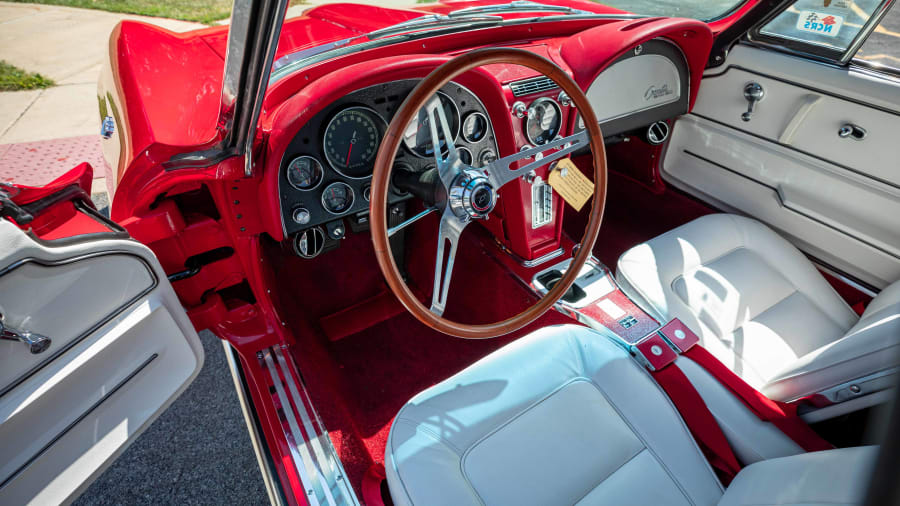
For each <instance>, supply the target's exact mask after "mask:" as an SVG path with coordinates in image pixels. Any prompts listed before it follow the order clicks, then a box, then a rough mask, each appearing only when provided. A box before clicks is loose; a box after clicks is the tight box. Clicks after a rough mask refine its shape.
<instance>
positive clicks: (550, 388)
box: [385, 325, 874, 506]
mask: <svg viewBox="0 0 900 506" xmlns="http://www.w3.org/2000/svg"><path fill="white" fill-rule="evenodd" d="M842 452H844V450H841V451H834V452H832V451H829V452H819V453H818V454H816V458H814V459H811V460H809V461H807V460H803V461H802V462H801V461H797V462H798V464H797V465H796V466H795V467H794V468H795V469H799V468H800V467H802V466H807V468H808V469H811V470H815V472H816V473H822V475H823V476H829V478H828V479H829V483H828V484H827V486H828V487H829V490H830V491H831V493H832V494H833V497H841V498H845V497H849V498H851V499H853V498H855V497H857V494H858V493H859V487H858V484H857V483H852V481H858V480H860V479H861V476H865V473H866V472H867V469H868V466H869V465H870V464H871V461H873V460H874V456H873V454H874V451H873V450H871V449H870V450H865V449H863V450H858V449H854V450H853V451H852V452H851V453H852V455H854V459H856V460H854V469H845V467H844V463H845V460H842V459H846V458H847V454H844V453H842ZM857 452H860V453H857ZM810 455H812V454H807V455H799V456H795V457H786V458H783V459H777V461H771V462H763V463H761V464H756V465H754V466H751V467H748V468H746V471H742V472H741V473H740V474H739V475H738V479H737V480H735V483H736V484H739V483H743V482H745V481H754V480H755V479H756V478H754V476H757V475H759V476H761V477H763V478H766V477H768V476H769V475H770V474H772V472H768V471H767V469H769V468H768V467H763V466H762V464H768V465H781V466H786V467H791V464H790V462H792V461H791V460H790V459H795V458H803V459H808V458H809V457H810ZM785 461H786V462H788V464H784V463H783V462H785ZM857 461H858V462H857ZM757 466H759V467H757ZM385 468H386V471H387V480H388V485H389V487H390V491H391V497H392V498H393V501H394V503H395V504H397V505H409V504H420V505H429V506H430V505H441V504H448V505H450V504H452V505H463V504H504V505H506V504H516V505H527V504H540V505H547V504H630V505H638V504H648V505H649V504H652V505H669V504H673V505H681V504H685V505H687V504H695V505H711V504H716V503H717V502H719V501H720V500H723V501H724V500H725V499H728V501H730V502H727V503H726V504H743V503H746V500H747V499H746V498H750V499H752V500H759V498H760V496H761V495H762V494H763V492H762V489H772V487H770V484H769V483H759V484H758V485H761V487H760V489H761V490H756V491H755V492H758V493H757V495H751V494H750V492H749V491H745V489H744V488H739V489H737V490H736V491H735V492H734V493H732V494H729V493H727V492H725V491H724V490H723V487H722V485H721V484H720V482H719V480H718V479H717V478H716V476H715V474H714V473H713V471H712V469H711V468H710V466H709V464H708V463H707V461H706V460H705V458H704V457H703V455H702V453H701V452H700V450H699V448H698V447H697V445H696V443H695V442H694V440H693V439H692V437H691V435H690V433H689V432H688V430H687V428H686V427H685V425H684V422H683V421H682V419H681V417H680V416H679V415H678V413H677V411H676V410H675V408H674V407H673V406H672V404H671V402H670V401H669V399H668V397H666V396H665V394H664V393H663V392H662V391H661V390H660V388H659V386H658V385H657V384H656V382H655V381H654V380H653V379H652V378H651V377H650V375H649V374H648V373H647V372H646V371H645V370H644V369H643V368H642V367H641V366H639V365H638V364H637V363H636V362H635V361H634V359H633V358H631V357H630V355H629V354H628V353H627V352H626V351H625V350H623V349H621V348H619V347H618V346H617V345H615V344H613V343H612V342H611V341H610V340H608V339H607V338H606V337H603V336H601V335H599V334H597V333H596V332H594V331H592V330H590V329H587V328H584V327H578V326H574V325H562V326H556V327H548V328H544V329H542V330H539V331H537V332H535V333H533V334H531V335H529V336H526V337H524V338H522V339H520V340H518V341H516V342H514V343H512V344H510V345H507V346H506V347H504V348H502V349H500V350H498V351H496V352H494V353H493V354H491V355H489V356H487V357H485V358H484V359H482V360H481V361H479V362H477V363H475V364H473V365H472V366H470V367H469V368H467V369H466V370H464V371H462V372H460V373H459V374H456V375H455V376H452V377H450V378H448V379H446V380H444V381H443V382H441V383H439V384H438V385H435V386H434V387H431V388H429V389H427V390H425V391H424V392H422V393H420V394H418V395H416V396H415V397H414V398H413V399H411V400H410V401H409V403H408V404H406V405H405V406H404V407H403V408H402V409H401V410H400V412H399V413H398V414H397V417H396V418H395V419H394V423H393V426H392V427H391V432H390V435H389V437H388V443H387V448H386V455H385ZM835 469H839V470H840V471H841V472H842V473H844V474H843V479H833V478H831V476H833V475H835V474H837V472H836V471H834V470H835ZM751 470H752V473H751V477H749V478H744V477H742V475H743V474H744V473H745V472H747V473H750V472H751ZM829 473H830V474H829ZM858 473H862V474H858ZM798 476H799V475H798ZM798 479H799V478H798ZM819 485H820V483H819V482H818V480H814V479H811V478H810V477H805V478H803V479H802V480H799V481H798V482H797V483H791V484H786V485H785V486H786V487H788V488H789V489H790V490H791V492H792V495H790V496H789V497H791V498H801V499H802V498H807V499H809V501H807V502H805V503H804V504H816V501H819V499H818V497H819V495H817V494H818V491H816V490H809V491H808V492H809V493H808V494H806V493H804V490H805V489H806V487H807V486H809V487H810V488H811V487H814V486H815V487H818V486H819ZM742 487H746V485H742ZM751 488H752V487H751ZM723 493H724V494H725V498H723ZM771 493H772V495H771V496H770V497H771V498H773V500H772V501H769V502H765V501H759V502H758V503H760V504H762V503H767V504H768V503H772V504H774V503H775V500H774V498H777V497H780V496H779V495H778V494H780V493H781V492H780V491H779V490H774V489H773V490H771ZM786 497H787V496H786ZM804 500H805V499H804ZM850 503H852V502H850Z"/></svg>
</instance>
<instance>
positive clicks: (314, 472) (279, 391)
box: [261, 346, 360, 506]
mask: <svg viewBox="0 0 900 506" xmlns="http://www.w3.org/2000/svg"><path fill="white" fill-rule="evenodd" d="M261 353H262V358H263V361H264V362H265V364H266V367H267V368H268V370H269V374H270V376H271V378H272V383H273V384H274V386H275V395H276V396H277V397H278V400H279V402H280V404H281V409H282V411H283V413H284V419H285V423H282V429H283V430H284V435H285V438H286V440H287V442H288V445H289V446H290V450H291V456H292V458H293V461H294V466H295V468H296V470H297V473H298V474H299V476H300V479H301V481H302V482H303V486H304V487H305V488H306V490H305V493H306V499H307V500H308V501H309V503H310V504H311V505H313V506H315V505H318V504H328V505H329V506H338V505H350V506H358V505H359V504H360V502H359V499H358V498H357V497H356V494H355V493H354V491H353V488H352V487H351V486H350V483H349V482H348V480H347V479H346V476H347V475H346V473H345V472H344V468H343V465H342V464H341V461H340V458H339V457H338V455H337V452H336V451H335V449H334V446H333V445H332V444H331V440H330V439H329V437H328V433H327V431H326V430H325V427H324V425H323V424H322V421H321V419H320V418H319V416H318V414H317V413H316V412H315V409H314V408H313V405H312V400H311V399H310V397H309V394H308V393H307V390H306V387H305V386H304V384H303V380H302V377H301V376H300V373H299V370H298V369H297V368H296V365H295V364H294V363H293V360H292V359H291V358H290V357H289V356H285V354H284V352H283V351H282V348H281V347H280V346H275V347H272V348H269V349H267V350H264V351H262V352H261Z"/></svg>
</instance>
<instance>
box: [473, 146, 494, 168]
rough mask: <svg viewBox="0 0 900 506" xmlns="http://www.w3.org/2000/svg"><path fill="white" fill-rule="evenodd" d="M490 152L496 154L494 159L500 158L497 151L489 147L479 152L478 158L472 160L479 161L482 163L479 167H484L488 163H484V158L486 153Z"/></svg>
mask: <svg viewBox="0 0 900 506" xmlns="http://www.w3.org/2000/svg"><path fill="white" fill-rule="evenodd" d="M488 153H491V154H492V155H494V160H497V159H498V158H499V155H497V152H496V151H494V150H493V149H491V148H489V147H488V148H484V149H482V150H481V151H479V152H478V160H472V161H473V162H477V163H479V164H480V165H479V167H484V166H485V165H487V164H486V163H484V161H483V160H482V158H484V155H486V154H488ZM494 160H491V161H494ZM487 163H491V162H487Z"/></svg>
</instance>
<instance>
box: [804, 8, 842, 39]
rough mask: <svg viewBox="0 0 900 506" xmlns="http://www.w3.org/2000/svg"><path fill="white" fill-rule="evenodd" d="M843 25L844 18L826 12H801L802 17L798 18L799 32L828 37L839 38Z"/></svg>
mask: <svg viewBox="0 0 900 506" xmlns="http://www.w3.org/2000/svg"><path fill="white" fill-rule="evenodd" d="M843 24H844V18H842V17H841V16H835V15H834V14H828V13H825V12H814V11H800V17H798V18H797V29H798V30H800V31H803V32H810V33H817V34H819V35H824V36H826V37H837V34H838V32H839V31H841V25H843Z"/></svg>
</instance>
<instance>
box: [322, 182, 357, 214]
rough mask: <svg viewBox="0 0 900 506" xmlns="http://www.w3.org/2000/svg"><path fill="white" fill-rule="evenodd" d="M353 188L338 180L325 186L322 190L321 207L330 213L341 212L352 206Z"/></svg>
mask: <svg viewBox="0 0 900 506" xmlns="http://www.w3.org/2000/svg"><path fill="white" fill-rule="evenodd" d="M353 199H354V195H353V188H350V185H348V184H347V183H343V182H341V181H338V182H336V183H331V184H330V185H328V186H326V187H325V191H323V192H322V207H324V208H325V210H326V211H328V212H329V213H331V214H342V213H346V212H347V211H349V210H350V207H352V206H353Z"/></svg>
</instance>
